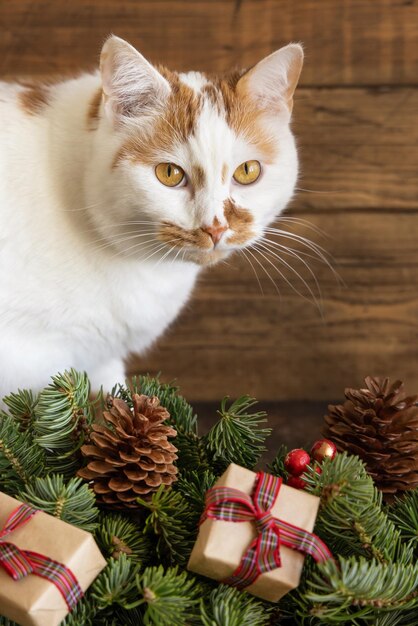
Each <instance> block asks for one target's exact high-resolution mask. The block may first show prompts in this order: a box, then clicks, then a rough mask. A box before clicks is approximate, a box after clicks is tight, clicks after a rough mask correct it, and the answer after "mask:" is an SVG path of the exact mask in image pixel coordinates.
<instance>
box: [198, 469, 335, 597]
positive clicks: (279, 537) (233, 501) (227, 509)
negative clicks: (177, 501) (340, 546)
mask: <svg viewBox="0 0 418 626" xmlns="http://www.w3.org/2000/svg"><path fill="white" fill-rule="evenodd" d="M281 485H282V479H281V478H277V477H275V476H272V475H271V474H265V473H264V472H258V474H257V480H256V485H255V490H254V494H253V497H252V498H251V497H250V496H249V495H247V494H246V493H243V492H242V491H239V489H233V488H232V487H213V488H212V489H209V491H208V492H207V493H206V506H205V510H204V512H203V515H202V518H201V523H202V522H203V521H204V520H205V519H207V518H210V519H214V520H223V521H228V522H255V524H256V528H257V537H256V538H255V539H254V541H252V543H251V544H250V545H249V547H248V549H247V551H246V552H245V554H244V556H243V557H242V560H241V563H240V564H239V566H238V568H237V569H236V570H235V572H234V573H233V574H232V575H231V576H230V577H228V578H227V579H225V580H223V581H222V582H224V583H226V584H227V585H233V586H234V587H238V588H239V589H243V588H244V587H247V586H248V585H251V584H252V583H253V582H254V581H255V580H256V579H257V578H258V576H259V575H260V574H263V573H264V572H269V571H271V570H273V569H276V568H277V567H280V566H281V560H280V546H281V545H284V546H287V547H288V548H292V550H297V551H298V552H302V553H304V554H310V555H311V556H312V557H313V558H314V559H315V561H316V562H317V563H320V562H322V561H326V560H327V559H329V558H332V555H331V552H330V551H329V550H328V548H327V546H326V545H325V544H324V542H323V541H322V540H321V539H320V538H319V537H317V536H316V535H314V534H312V533H309V532H307V531H305V530H303V529H302V528H298V527H297V526H293V524H289V523H288V522H285V521H283V520H280V519H276V518H275V517H273V515H272V514H271V507H272V506H273V504H274V503H275V501H276V499H277V496H278V494H279V491H280V487H281Z"/></svg>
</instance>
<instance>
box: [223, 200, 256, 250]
mask: <svg viewBox="0 0 418 626" xmlns="http://www.w3.org/2000/svg"><path fill="white" fill-rule="evenodd" d="M224 213H225V217H226V219H227V221H228V224H229V227H230V228H231V229H232V230H234V231H235V232H234V234H233V235H231V236H230V237H229V238H228V240H227V243H231V244H235V245H242V244H244V243H246V242H247V241H248V240H249V239H251V237H254V234H255V233H254V230H253V228H252V225H253V221H254V220H253V217H252V215H251V213H250V212H249V211H247V210H246V209H243V208H242V207H238V206H237V205H236V204H235V203H234V202H233V201H232V200H231V199H230V198H228V199H227V200H225V202H224Z"/></svg>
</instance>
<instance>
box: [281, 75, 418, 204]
mask: <svg viewBox="0 0 418 626" xmlns="http://www.w3.org/2000/svg"><path fill="white" fill-rule="evenodd" d="M417 118H418V89H416V88H394V87H393V88H387V87H385V88H373V89H366V88H351V89H346V88H337V89H327V88H321V89H306V88H302V89H299V90H298V92H297V95H296V101H295V107H294V124H293V128H294V132H295V134H296V136H297V138H298V144H299V148H300V157H301V177H300V180H299V183H298V186H299V187H301V188H307V189H312V190H315V191H316V192H318V193H315V194H313V193H304V194H302V195H301V197H299V198H298V199H297V201H296V202H295V203H294V207H295V209H297V210H307V209H309V210H312V211H316V210H323V209H329V210H333V211H334V210H336V209H346V208H360V209H363V208H376V209H382V208H385V209H392V208H393V207H397V208H402V209H408V208H409V209H415V208H417V206H418V177H417V170H418V124H417V121H418V119H417Z"/></svg>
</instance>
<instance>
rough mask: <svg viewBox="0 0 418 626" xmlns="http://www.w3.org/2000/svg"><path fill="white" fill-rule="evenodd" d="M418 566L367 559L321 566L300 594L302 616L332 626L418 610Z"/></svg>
mask: <svg viewBox="0 0 418 626" xmlns="http://www.w3.org/2000/svg"><path fill="white" fill-rule="evenodd" d="M417 587H418V564H416V563H415V564H413V565H412V564H409V565H402V564H400V563H388V564H386V565H382V564H381V563H379V562H378V561H376V560H372V561H367V560H366V559H365V558H364V557H360V558H355V557H350V558H348V559H344V558H343V557H339V559H338V563H337V562H335V561H333V560H329V561H326V562H325V563H321V564H319V565H318V566H317V568H315V569H314V570H313V572H312V576H311V577H310V579H309V580H308V581H307V589H306V591H305V593H304V594H303V595H301V594H299V607H300V610H299V614H300V615H301V616H302V617H315V618H317V619H319V620H320V621H321V623H325V624H331V623H338V622H343V621H344V620H347V617H348V616H350V620H352V621H354V620H356V619H358V618H360V617H361V618H363V619H366V618H367V619H371V618H373V617H375V616H376V615H379V614H380V613H383V612H386V611H394V610H396V609H400V608H402V609H404V610H406V609H412V608H415V607H416V606H418V588H417Z"/></svg>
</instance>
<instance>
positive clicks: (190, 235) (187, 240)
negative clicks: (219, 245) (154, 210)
mask: <svg viewBox="0 0 418 626" xmlns="http://www.w3.org/2000/svg"><path fill="white" fill-rule="evenodd" d="M157 238H158V239H159V240H160V241H162V242H163V243H167V244H173V245H175V246H176V247H177V248H184V247H186V246H187V245H191V246H196V247H197V248H202V249H203V250H205V249H212V246H213V244H212V239H211V237H210V236H209V235H208V233H205V232H204V231H203V230H202V229H201V228H195V229H194V230H186V229H185V228H181V226H177V225H176V224H172V223H171V222H165V223H163V225H162V227H161V229H160V232H159V233H158V235H157ZM174 240H175V241H174Z"/></svg>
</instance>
